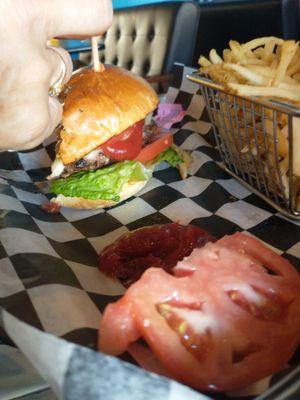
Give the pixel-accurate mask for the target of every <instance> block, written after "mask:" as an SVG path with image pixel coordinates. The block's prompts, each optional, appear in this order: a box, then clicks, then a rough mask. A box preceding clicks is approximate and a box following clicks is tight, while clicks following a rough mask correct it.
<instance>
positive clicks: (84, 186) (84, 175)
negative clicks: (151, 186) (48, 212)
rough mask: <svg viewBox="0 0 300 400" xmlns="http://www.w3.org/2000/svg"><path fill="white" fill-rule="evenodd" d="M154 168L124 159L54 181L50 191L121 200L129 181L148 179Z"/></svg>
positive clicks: (76, 195)
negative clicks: (121, 193) (123, 190)
mask: <svg viewBox="0 0 300 400" xmlns="http://www.w3.org/2000/svg"><path fill="white" fill-rule="evenodd" d="M152 172H153V168H151V167H150V168H146V167H145V166H144V165H143V164H141V163H140V162H137V161H122V162H119V163H116V164H112V165H109V166H108V167H104V168H100V169H96V170H91V171H83V172H77V173H75V174H73V175H71V176H69V177H68V178H61V179H57V180H55V181H53V182H52V184H51V186H50V192H51V193H54V194H62V195H64V196H66V197H84V198H86V199H92V200H96V199H103V200H112V201H116V202H117V201H119V200H120V195H119V194H120V192H121V190H122V187H123V185H124V184H125V183H127V182H129V181H130V182H137V181H144V180H148V179H149V178H150V177H151V175H152Z"/></svg>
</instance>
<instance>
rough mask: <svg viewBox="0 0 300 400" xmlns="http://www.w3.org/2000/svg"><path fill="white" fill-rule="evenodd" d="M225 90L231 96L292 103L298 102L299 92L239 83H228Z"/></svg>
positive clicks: (299, 100) (299, 98)
mask: <svg viewBox="0 0 300 400" xmlns="http://www.w3.org/2000/svg"><path fill="white" fill-rule="evenodd" d="M226 88H227V89H228V90H229V92H230V93H232V94H237V95H238V96H263V97H269V98H274V97H275V98H279V99H284V100H289V101H292V102H300V92H299V90H297V89H294V90H293V91H292V90H289V89H285V88H280V87H272V86H251V85H243V84H240V83H234V82H228V83H227V84H226Z"/></svg>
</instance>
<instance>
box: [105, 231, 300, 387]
mask: <svg viewBox="0 0 300 400" xmlns="http://www.w3.org/2000/svg"><path fill="white" fill-rule="evenodd" d="M245 243H246V244H245ZM249 243H250V244H251V246H249V247H248V245H249ZM256 250H259V252H257V251H256ZM270 271H271V272H272V273H270ZM187 272H188V273H187ZM174 273H175V276H172V275H170V274H167V273H166V272H165V271H164V270H162V269H160V268H150V269H148V270H147V271H146V272H145V273H144V274H143V276H142V277H141V279H140V280H139V281H138V282H136V283H135V284H133V285H132V286H131V287H130V288H129V289H128V290H127V292H126V293H125V295H124V297H123V298H122V299H121V300H120V301H118V302H116V303H114V304H110V305H109V306H108V307H107V308H106V310H105V312H104V315H103V318H102V320H101V324H100V333H99V349H100V350H101V351H103V352H105V353H109V354H114V355H118V354H121V353H123V352H124V351H126V350H127V351H130V352H131V354H132V355H133V356H134V357H135V358H136V360H137V361H138V362H139V363H140V364H141V365H142V366H143V367H144V368H146V369H149V370H152V371H153V370H157V372H158V373H162V374H164V371H166V374H167V375H168V376H171V377H173V378H175V379H177V380H179V381H181V382H183V383H185V384H188V385H190V386H192V387H194V388H197V389H200V390H205V391H228V390H235V389H240V388H243V387H245V386H247V385H249V384H251V383H253V382H255V381H257V380H259V379H261V378H263V377H265V376H267V375H269V374H272V373H273V372H275V371H278V370H280V369H281V368H282V367H284V366H285V364H286V363H287V361H288V359H289V358H290V357H291V355H292V354H293V352H294V351H295V350H296V348H297V346H298V345H299V342H300V278H299V275H298V274H297V271H296V270H295V269H294V268H293V267H292V266H291V265H290V264H289V263H288V262H287V261H285V260H284V261H282V258H281V257H280V256H278V255H276V254H275V253H274V252H273V251H272V250H270V249H269V248H267V247H266V246H265V245H263V244H262V243H260V242H258V241H257V240H256V239H254V238H250V239H248V237H246V236H245V235H244V234H237V235H233V236H231V237H226V238H225V239H224V240H223V239H222V240H220V241H218V242H216V243H208V244H207V245H206V246H204V247H203V248H200V249H195V250H194V251H193V252H192V254H191V255H190V256H189V257H187V258H185V259H184V260H183V261H182V262H180V263H179V264H178V265H177V267H176V268H175V269H174ZM141 337H142V338H143V339H144V341H145V342H146V343H147V346H148V348H142V349H141V347H140V346H141V344H139V343H138V344H137V345H135V344H134V343H135V342H136V341H137V340H138V339H139V338H141ZM112 338H113V340H112ZM150 352H152V353H153V357H151V353H150Z"/></svg>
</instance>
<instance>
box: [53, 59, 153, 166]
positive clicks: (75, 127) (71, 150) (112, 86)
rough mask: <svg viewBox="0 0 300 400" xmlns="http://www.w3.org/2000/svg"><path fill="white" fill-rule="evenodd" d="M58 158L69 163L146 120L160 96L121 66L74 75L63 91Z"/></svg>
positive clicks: (87, 70) (89, 70)
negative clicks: (61, 126)
mask: <svg viewBox="0 0 300 400" xmlns="http://www.w3.org/2000/svg"><path fill="white" fill-rule="evenodd" d="M62 95H63V98H64V111H63V119H62V125H63V128H62V130H61V132H60V139H61V142H60V144H59V146H58V152H57V153H58V154H57V155H58V157H59V158H60V159H61V160H62V162H63V164H69V163H71V162H74V161H77V160H79V159H80V158H82V157H84V156H85V155H87V154H88V153H90V152H91V151H92V150H94V149H95V148H96V147H98V146H100V145H101V144H103V143H104V142H106V141H107V140H108V139H110V138H112V137H113V136H116V135H118V134H119V133H121V132H122V131H124V130H125V129H127V128H129V127H130V126H131V125H133V124H134V123H136V122H138V121H140V120H142V119H144V118H145V117H146V115H147V114H148V113H150V112H151V111H153V110H154V109H155V108H156V107H157V104H158V97H157V94H156V93H155V91H154V90H153V89H152V87H151V86H150V85H149V84H148V82H146V81H145V80H144V79H143V78H141V77H138V76H135V75H133V74H132V73H130V72H128V71H126V70H124V69H122V68H119V67H112V66H111V67H106V69H105V70H104V71H102V72H95V71H93V70H91V69H86V70H83V71H82V72H78V73H76V74H74V75H73V77H72V78H71V80H70V81H69V83H68V84H67V85H66V87H65V89H64V91H63V94H62Z"/></svg>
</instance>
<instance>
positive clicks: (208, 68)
mask: <svg viewBox="0 0 300 400" xmlns="http://www.w3.org/2000/svg"><path fill="white" fill-rule="evenodd" d="M198 62H199V65H200V67H201V68H200V72H201V73H206V74H208V75H209V76H210V77H211V79H212V80H213V81H215V82H218V83H220V84H222V85H223V86H224V87H225V88H226V89H227V91H228V92H229V93H232V94H237V95H239V96H266V97H270V98H279V99H283V100H287V101H291V102H296V103H297V102H300V47H299V42H295V41H294V40H286V41H284V40H282V39H279V38H276V37H272V36H271V37H264V38H257V39H254V40H251V41H250V42H247V43H244V44H240V43H238V42H236V41H234V40H230V42H229V49H225V50H223V58H221V57H220V56H219V55H218V53H217V52H216V50H215V49H212V50H211V51H210V53H209V59H207V58H206V57H204V56H200V58H199V61H198Z"/></svg>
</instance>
